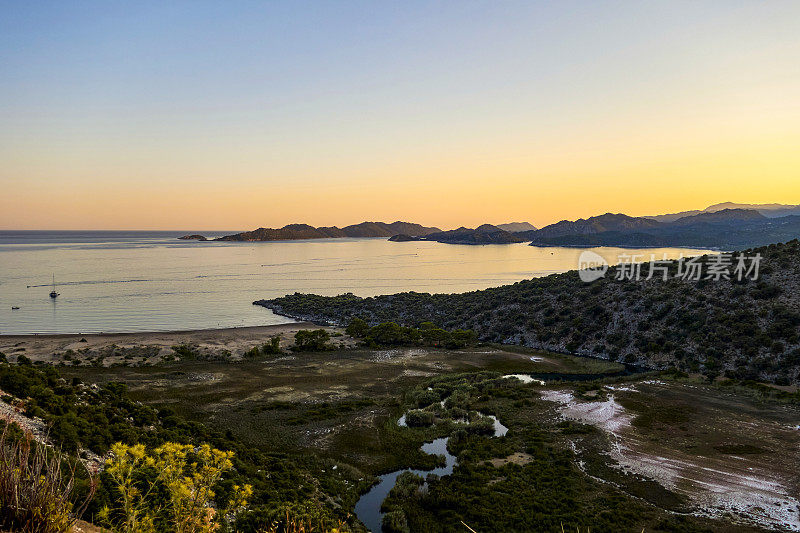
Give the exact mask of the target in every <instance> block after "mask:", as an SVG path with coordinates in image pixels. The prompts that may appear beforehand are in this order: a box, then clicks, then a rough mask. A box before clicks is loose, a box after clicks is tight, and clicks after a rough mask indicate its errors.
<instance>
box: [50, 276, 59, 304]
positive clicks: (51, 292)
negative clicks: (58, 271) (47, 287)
mask: <svg viewBox="0 0 800 533" xmlns="http://www.w3.org/2000/svg"><path fill="white" fill-rule="evenodd" d="M56 297H58V293H57V292H56V275H55V274H53V290H52V291H50V298H56Z"/></svg>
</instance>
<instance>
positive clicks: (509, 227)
mask: <svg viewBox="0 0 800 533" xmlns="http://www.w3.org/2000/svg"><path fill="white" fill-rule="evenodd" d="M495 226H497V227H498V228H500V229H501V230H503V231H508V232H510V233H516V232H518V231H536V226H534V225H533V224H531V223H530V222H509V223H508V224H495Z"/></svg>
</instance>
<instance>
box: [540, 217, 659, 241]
mask: <svg viewBox="0 0 800 533" xmlns="http://www.w3.org/2000/svg"><path fill="white" fill-rule="evenodd" d="M660 225H661V223H660V222H656V221H654V220H651V219H649V218H642V217H630V216H628V215H623V214H622V213H617V214H614V213H606V214H604V215H599V216H596V217H590V218H587V219H583V218H579V219H578V220H575V221H572V220H562V221H561V222H556V223H555V224H550V225H549V226H545V227H543V228H542V229H540V230H537V231H535V232H525V236H526V237H531V238H533V239H534V240H538V239H546V238H551V237H561V236H564V235H591V234H593V233H601V232H604V231H633V230H639V229H651V228H657V227H659V226H660Z"/></svg>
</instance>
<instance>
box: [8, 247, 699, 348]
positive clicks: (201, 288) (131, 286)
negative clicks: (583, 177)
mask: <svg viewBox="0 0 800 533" xmlns="http://www.w3.org/2000/svg"><path fill="white" fill-rule="evenodd" d="M184 233H185V232H88V233H87V232H0V265H2V268H0V333H6V334H9V333H77V332H84V333H90V332H99V331H105V332H111V331H151V330H174V329H201V328H216V327H235V326H253V325H264V324H277V323H282V322H286V321H287V320H286V319H284V318H281V317H277V316H275V315H273V314H272V312H271V311H269V310H267V309H264V308H261V307H256V306H253V305H251V304H252V302H253V301H254V300H258V299H261V298H272V297H276V296H282V295H284V294H288V293H293V292H314V293H317V294H324V295H335V294H341V293H344V292H353V293H355V294H357V295H360V296H373V295H377V294H387V293H393V292H401V291H408V290H414V291H420V292H465V291H471V290H476V289H484V288H487V287H495V286H498V285H503V284H508V283H513V282H515V281H519V280H522V279H527V278H532V277H537V276H544V275H547V274H551V273H554V272H563V271H566V270H573V269H575V268H576V266H577V264H578V256H579V255H580V252H581V250H580V249H575V248H539V247H534V246H528V245H526V244H509V245H492V246H457V245H447V244H440V243H434V242H406V243H394V242H389V241H387V240H385V239H322V240H313V241H293V242H264V243H234V242H196V241H188V242H187V241H178V240H177V237H178V236H180V235H182V234H184ZM217 233H220V232H215V234H217ZM597 251H598V252H599V253H600V254H601V255H603V256H604V257H606V258H607V259H608V260H609V261H610V262H611V263H614V262H616V260H617V256H618V255H619V254H620V253H622V252H623V251H624V252H626V253H634V252H635V253H637V254H639V253H641V254H645V256H646V257H649V254H650V253H654V254H655V255H656V257H657V258H661V256H662V254H663V253H666V254H667V257H677V256H679V255H680V254H681V253H684V254H685V255H691V254H693V253H697V252H694V251H687V250H679V249H657V250H656V249H654V250H642V251H638V250H637V251H632V250H621V249H615V248H603V249H597ZM53 274H55V277H56V282H57V283H58V284H59V292H60V293H61V296H59V297H58V299H57V301H56V302H53V301H50V300H51V299H50V298H48V296H47V293H49V292H50V289H49V285H50V282H51V279H52V276H53ZM12 306H18V307H20V309H18V310H14V311H12V310H11V307H12Z"/></svg>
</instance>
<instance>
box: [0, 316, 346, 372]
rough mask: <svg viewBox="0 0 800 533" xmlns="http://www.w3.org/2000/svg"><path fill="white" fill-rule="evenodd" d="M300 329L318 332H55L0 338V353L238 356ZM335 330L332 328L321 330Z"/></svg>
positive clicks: (291, 327)
mask: <svg viewBox="0 0 800 533" xmlns="http://www.w3.org/2000/svg"><path fill="white" fill-rule="evenodd" d="M301 329H320V326H318V325H315V324H312V323H310V322H305V321H297V322H291V323H287V324H273V325H267V326H242V327H233V328H216V329H195V330H184V331H146V332H127V333H86V334H82V333H56V334H41V335H0V352H2V353H4V354H5V355H6V356H7V357H9V358H12V360H13V359H16V357H17V356H20V355H24V356H25V357H28V358H29V359H31V360H32V361H42V362H46V363H58V362H61V361H63V355H64V354H65V353H72V354H74V356H75V357H78V358H81V359H83V358H86V357H88V356H90V355H91V356H97V354H99V353H103V352H109V351H110V352H111V353H113V352H117V351H118V349H122V350H123V351H124V350H134V351H136V350H137V349H140V348H142V347H150V348H153V349H154V351H153V357H155V355H156V354H161V353H164V354H169V353H171V352H172V347H173V346H179V345H192V346H195V347H197V349H198V351H199V352H200V353H204V354H214V353H222V352H229V353H230V354H232V355H234V356H239V355H241V354H243V353H244V352H246V351H248V350H250V349H252V348H253V346H257V345H259V344H264V343H265V342H266V341H267V340H269V338H271V337H275V336H277V337H279V338H280V339H281V346H282V347H284V348H285V347H288V346H290V345H291V344H293V342H294V335H295V333H297V332H298V331H299V330H301ZM324 329H328V330H329V331H336V328H330V327H328V328H324Z"/></svg>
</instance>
